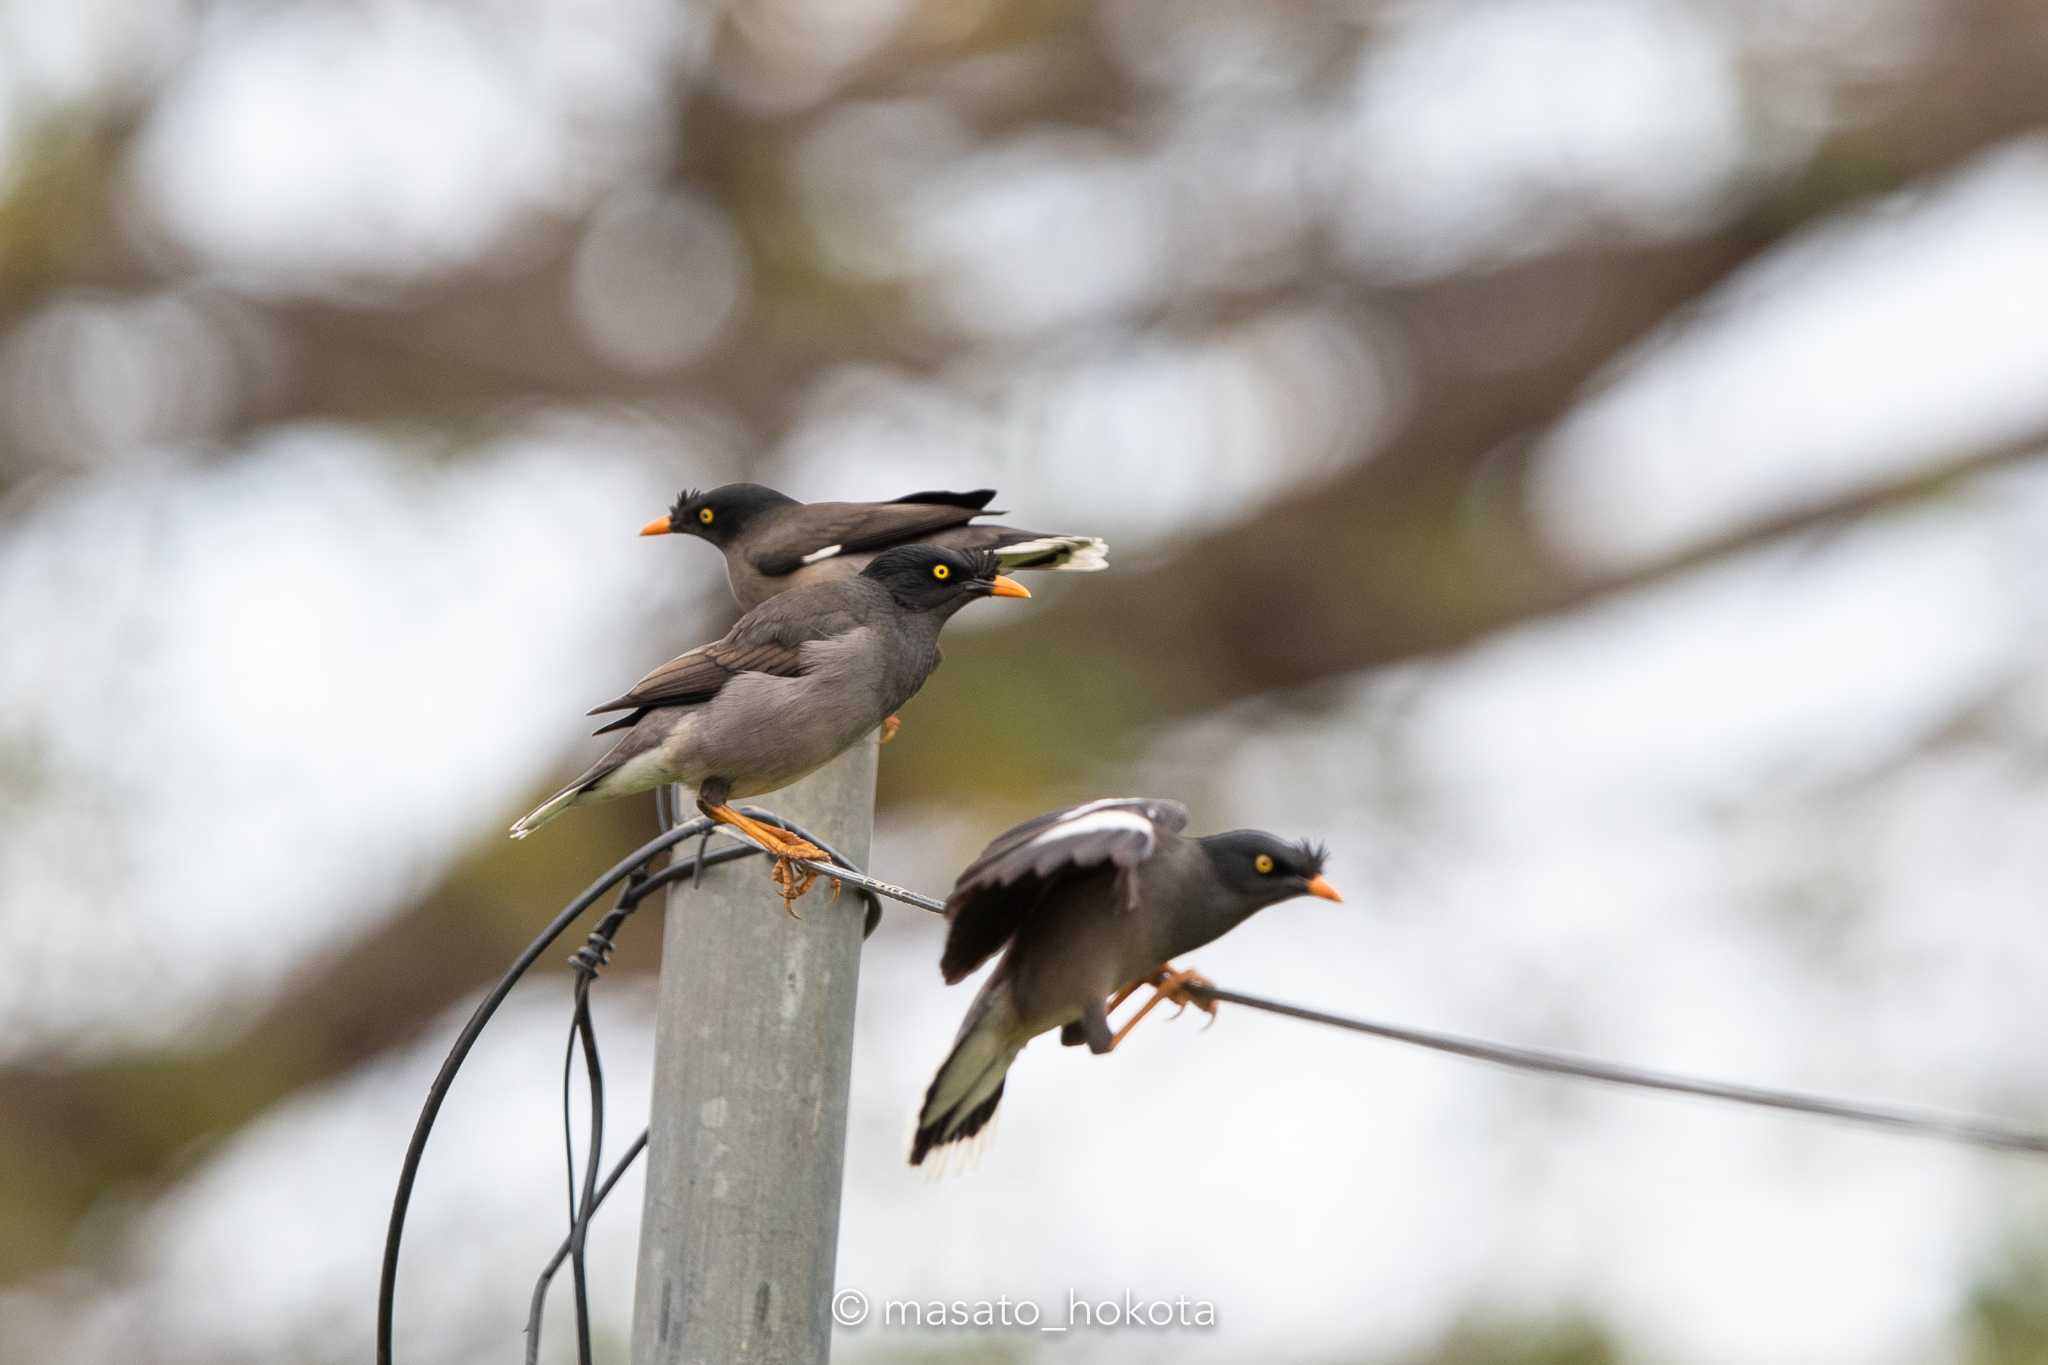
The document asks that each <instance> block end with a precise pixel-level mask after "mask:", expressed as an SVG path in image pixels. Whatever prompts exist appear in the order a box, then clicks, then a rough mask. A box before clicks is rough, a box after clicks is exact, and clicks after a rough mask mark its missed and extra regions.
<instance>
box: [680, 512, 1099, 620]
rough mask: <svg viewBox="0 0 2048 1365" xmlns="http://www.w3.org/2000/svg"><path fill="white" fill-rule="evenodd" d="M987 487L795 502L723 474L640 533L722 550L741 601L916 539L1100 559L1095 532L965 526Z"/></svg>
mask: <svg viewBox="0 0 2048 1365" xmlns="http://www.w3.org/2000/svg"><path fill="white" fill-rule="evenodd" d="M995 495H996V494H995V490H994V489H993V488H981V489H976V490H975V491H974V492H971V493H946V492H926V493H909V494H906V495H905V496H903V497H900V498H897V499H896V500H895V501H893V502H798V501H797V500H796V499H795V498H792V497H787V496H785V495H783V494H781V493H778V492H776V491H775V490H774V489H772V488H764V487H763V486H762V485H760V484H758V483H729V484H726V485H725V486H724V487H723V488H714V489H712V490H711V491H710V492H708V493H700V492H698V491H697V490H695V489H691V490H689V491H688V492H685V493H684V494H683V495H682V496H681V497H679V498H677V499H676V502H675V506H673V507H671V508H670V509H669V512H668V515H667V516H665V517H656V518H655V519H654V520H653V521H650V522H648V523H647V524H646V525H645V526H643V527H641V528H640V534H641V535H643V536H663V535H669V534H676V535H690V536H696V537H698V538H700V539H702V540H708V541H710V542H711V543H712V544H713V545H715V546H717V547H718V549H719V551H720V552H721V553H722V554H724V556H725V573H726V577H727V578H728V579H729V580H731V582H732V595H733V596H734V597H736V598H738V599H739V604H740V607H741V609H742V610H747V611H751V610H752V609H753V608H755V607H758V606H760V605H761V604H762V603H763V602H765V601H767V600H768V599H769V598H771V597H773V596H775V595H776V594H777V593H780V592H787V591H788V590H789V589H791V588H795V587H801V586H803V585H805V584H807V583H815V582H820V581H826V580H832V579H840V578H851V577H853V576H854V575H855V574H857V573H859V572H861V570H863V569H864V568H866V567H867V565H868V563H869V561H870V560H872V559H873V558H874V557H875V556H876V555H877V554H879V553H880V552H881V551H883V550H886V549H889V548H890V547H892V546H896V545H907V544H911V543H913V542H922V543H924V544H929V545H942V546H944V547H946V548H947V549H949V550H993V551H994V552H995V554H996V556H997V558H998V560H999V561H1000V562H1001V565H1002V569H1003V572H1005V573H1015V572H1016V571H1017V570H1019V569H1061V570H1065V571H1067V572H1069V573H1088V572H1091V571H1093V570H1096V569H1106V568H1108V567H1109V546H1108V545H1107V544H1106V543H1104V542H1103V541H1102V540H1100V539H1098V538H1096V537H1094V536H1068V535H1048V534H1046V533H1045V532H1042V531H1020V530H1018V529H1017V528H1016V527H1014V526H992V525H970V524H969V523H970V522H972V521H973V520H974V518H976V517H979V516H998V515H1000V513H995V512H990V511H988V510H987V509H988V503H989V499H991V498H993V497H994V496H995Z"/></svg>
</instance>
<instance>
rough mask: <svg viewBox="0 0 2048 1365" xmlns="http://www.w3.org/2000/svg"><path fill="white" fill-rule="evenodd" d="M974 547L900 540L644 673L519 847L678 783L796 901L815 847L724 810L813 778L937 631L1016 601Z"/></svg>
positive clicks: (911, 690) (873, 720)
mask: <svg viewBox="0 0 2048 1365" xmlns="http://www.w3.org/2000/svg"><path fill="white" fill-rule="evenodd" d="M1029 596H1031V594H1030V593H1029V592H1027V591H1025V590H1024V588H1023V587H1021V586H1019V585H1018V584H1017V582H1016V581H1015V580H1013V579H1010V578H1006V577H1003V576H1002V575H1001V574H1000V573H999V572H998V571H997V564H996V557H995V556H994V555H993V554H990V553H987V552H985V551H984V552H981V553H963V552H960V551H957V550H947V549H942V548H940V547H939V546H936V545H905V546H900V547H898V548H896V549H893V550H889V551H887V552H886V553H884V554H880V555H877V556H876V557H875V558H874V560H873V562H872V563H870V564H869V565H868V566H867V568H866V569H864V570H862V571H861V573H860V574H859V575H857V576H855V577H852V578H845V579H840V580H838V581H836V582H824V583H812V584H807V585H805V586H804V587H801V588H797V589H794V590H792V591H790V592H786V593H783V594H781V595H780V596H777V597H775V598H774V599H773V600H771V601H769V602H767V603H764V604H763V605H761V606H758V607H756V608H754V609H753V610H752V611H749V612H748V613H746V615H744V616H742V617H740V619H739V621H738V622H737V623H735V624H734V626H733V628H732V629H731V630H730V631H727V632H726V634H725V637H724V638H723V639H721V640H717V641H714V642H713V643H711V644H708V645H700V646H698V647H697V648H696V649H693V650H691V651H690V652H689V653H687V654H684V655H681V656H679V657H677V658H674V659H671V660H669V661H668V662H667V663H665V664H663V665H662V666H661V667H660V668H657V669H655V670H654V671H653V672H652V673H649V674H648V675H647V676H646V677H644V678H642V679H641V680H640V681H639V682H637V683H635V684H634V685H633V687H632V690H630V691H628V692H626V693H625V694H624V695H622V696H618V697H614V698H613V699H612V700H610V701H608V702H606V703H605V704H604V705H602V706H598V707H593V708H592V709H591V712H590V714H591V715H594V716H595V715H601V714H604V713H606V712H611V711H623V712H625V713H626V714H625V715H624V716H622V717H620V718H619V719H617V720H614V721H612V722H611V723H610V724H608V725H605V726H602V727H600V728H599V730H598V731H597V733H598V734H604V733H606V732H607V731H611V730H624V731H625V732H626V733H625V734H624V735H623V736H621V737H620V739H619V741H618V742H617V743H616V744H614V745H613V746H612V748H611V750H610V752H608V753H606V754H605V756H604V757H602V758H600V759H598V760H597V762H595V763H593V764H592V765H591V766H590V767H589V769H588V770H586V771H585V772H584V773H583V775H582V776H580V777H578V778H577V779H576V780H575V781H574V782H571V783H570V784H569V785H568V786H566V787H564V788H562V790H561V791H559V792H557V793H555V794H554V795H553V796H551V797H549V798H548V799H547V800H546V801H543V802H542V803H541V804H540V805H539V806H538V807H536V808H535V809H534V810H533V811H531V812H530V813H528V814H527V815H526V816H525V818H523V819H521V820H520V821H519V823H517V824H515V825H514V826H512V837H513V838H515V839H523V838H525V837H526V836H527V835H529V834H531V833H533V831H535V830H536V829H539V828H540V827H541V826H542V825H544V824H546V823H547V822H548V821H550V820H552V819H554V818H555V817H556V816H558V815H560V814H561V813H562V812H563V811H565V810H567V809H569V808H570V807H571V806H576V805H581V804H584V803H586V802H591V801H609V800H612V799H613V798H615V797H620V796H629V795H631V794H633V793H634V792H644V791H650V790H652V789H653V788H655V787H659V786H665V785H667V784H669V783H672V782H680V783H683V784H685V785H687V786H690V787H694V788H695V789H696V791H697V808H698V809H699V810H701V811H703V812H704V814H706V815H708V816H710V817H711V818H712V819H714V820H719V821H723V822H724V823H726V824H729V825H732V826H734V827H736V828H738V829H739V830H741V831H743V832H744V833H746V834H747V835H748V836H749V837H751V838H752V839H753V840H754V841H755V842H757V843H759V844H760V845H761V846H762V847H764V848H766V849H768V850H769V852H771V853H773V854H774V855H775V856H776V858H777V859H778V861H777V863H776V866H775V873H776V880H777V881H779V882H781V883H783V885H784V887H785V889H786V891H787V897H786V898H788V899H794V897H795V896H796V895H800V894H802V887H803V886H808V885H809V879H808V878H805V879H804V880H803V883H802V886H799V885H797V883H796V878H795V873H794V871H793V870H792V869H791V868H790V866H789V864H788V862H787V860H788V859H791V858H806V859H824V858H825V853H824V851H823V850H822V849H819V848H817V847H816V846H814V845H812V844H810V843H808V842H806V841H804V840H802V839H797V838H794V837H792V836H790V835H788V834H785V833H783V832H782V831H780V830H777V829H774V828H773V827H771V826H768V825H765V824H762V823H761V822H759V821H757V820H751V819H749V818H748V817H746V816H745V815H742V814H741V813H740V812H738V811H736V810H734V809H732V807H731V806H730V804H728V803H730V802H732V801H734V800H738V799H740V798H743V797H749V796H759V795H761V794H762V793H764V792H771V791H774V790H776V789H777V788H779V787H786V786H788V785H789V784H790V783H792V782H795V781H796V780H797V779H799V778H801V777H804V776H806V775H807V774H809V773H811V772H814V771H816V770H817V769H818V768H821V767H823V766H824V765H825V764H827V763H829V762H831V761H832V759H834V758H836V757H838V756H839V755H840V754H841V753H844V752H845V751H846V750H847V749H848V748H851V747H852V745H853V744H854V742H855V741H857V740H858V739H859V738H860V737H861V736H862V735H865V734H866V733H867V732H868V731H870V730H873V729H874V728H876V726H878V725H879V724H881V722H882V719H883V717H885V716H887V715H889V714H890V713H891V712H893V711H894V710H895V709H896V708H897V707H899V706H901V705H903V704H904V703H905V702H907V701H909V700H910V698H911V697H912V696H914V695H915V694H916V693H917V690H918V688H920V687H922V686H924V680H925V679H926V678H927V677H929V676H930V675H931V671H932V670H933V669H934V668H935V667H937V666H938V661H939V630H940V628H941V627H942V626H944V625H945V624H946V622H947V620H948V619H950V618H951V617H952V615H953V613H954V612H956V611H958V610H960V608H962V607H964V606H966V605H967V604H968V603H969V602H972V601H974V600H975V599H977V598H982V597H1029Z"/></svg>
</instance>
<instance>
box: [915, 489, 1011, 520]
mask: <svg viewBox="0 0 2048 1365" xmlns="http://www.w3.org/2000/svg"><path fill="white" fill-rule="evenodd" d="M995 495H996V490H995V489H993V488H977V489H975V490H974V491H973V492H971V493H948V492H946V491H945V490H944V489H938V488H927V489H925V490H924V491H923V492H920V493H905V494H904V495H903V496H902V497H900V498H891V499H889V501H890V502H929V503H937V504H939V505H941V506H945V507H972V508H973V509H974V510H975V511H977V512H988V505H989V502H990V500H991V499H993V498H994V497H995ZM989 515H991V516H994V515H1000V514H998V513H989Z"/></svg>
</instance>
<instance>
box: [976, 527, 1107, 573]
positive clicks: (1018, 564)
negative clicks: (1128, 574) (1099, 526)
mask: <svg viewBox="0 0 2048 1365" xmlns="http://www.w3.org/2000/svg"><path fill="white" fill-rule="evenodd" d="M996 559H997V560H998V561H1000V562H1001V564H1002V566H1003V570H1004V572H1008V571H1010V570H1012V569H1057V570H1059V571H1060V572H1062V573H1094V572H1095V571H1096V570H1097V569H1106V568H1108V567H1109V542H1108V541H1106V540H1104V539H1102V537H1100V536H1037V537H1034V538H1033V539H1031V540H1019V541H1014V542H1012V543H1011V544H1008V545H998V546H997V547H996Z"/></svg>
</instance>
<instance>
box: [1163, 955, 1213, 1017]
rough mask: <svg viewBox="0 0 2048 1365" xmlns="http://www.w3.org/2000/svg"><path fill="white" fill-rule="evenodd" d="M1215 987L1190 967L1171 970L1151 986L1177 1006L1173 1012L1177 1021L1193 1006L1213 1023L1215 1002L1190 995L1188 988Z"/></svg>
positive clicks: (1203, 997)
mask: <svg viewBox="0 0 2048 1365" xmlns="http://www.w3.org/2000/svg"><path fill="white" fill-rule="evenodd" d="M1215 985H1216V983H1215V982H1213V981H1211V980H1210V979H1209V978H1208V977H1206V976H1203V975H1202V974H1201V973H1200V972H1198V971H1195V970H1194V969H1193V968H1191V967H1189V968H1171V969H1169V970H1168V971H1167V973H1166V975H1165V976H1164V977H1162V978H1161V979H1160V980H1159V981H1157V982H1155V983H1154V984H1153V987H1152V989H1153V990H1155V991H1157V992H1158V993H1159V994H1160V996H1162V997H1164V998H1165V999H1166V1000H1167V1001H1168V1002H1169V1003H1171V1004H1174V1005H1177V1006H1179V1008H1178V1009H1176V1010H1175V1011H1174V1012H1173V1017H1174V1018H1176V1019H1178V1018H1180V1017H1181V1015H1183V1014H1186V1013H1187V1010H1188V1006H1190V1005H1193V1006H1194V1007H1195V1008H1196V1009H1198V1010H1200V1011H1201V1012H1202V1013H1204V1014H1206V1015H1208V1016H1209V1020H1210V1022H1211V1023H1214V1022H1215V1019H1216V1002H1215V1001H1214V1000H1211V999H1209V998H1208V997H1207V996H1202V995H1192V994H1190V993H1189V991H1188V987H1190V986H1208V987H1210V988H1211V989H1214V987H1215Z"/></svg>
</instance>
